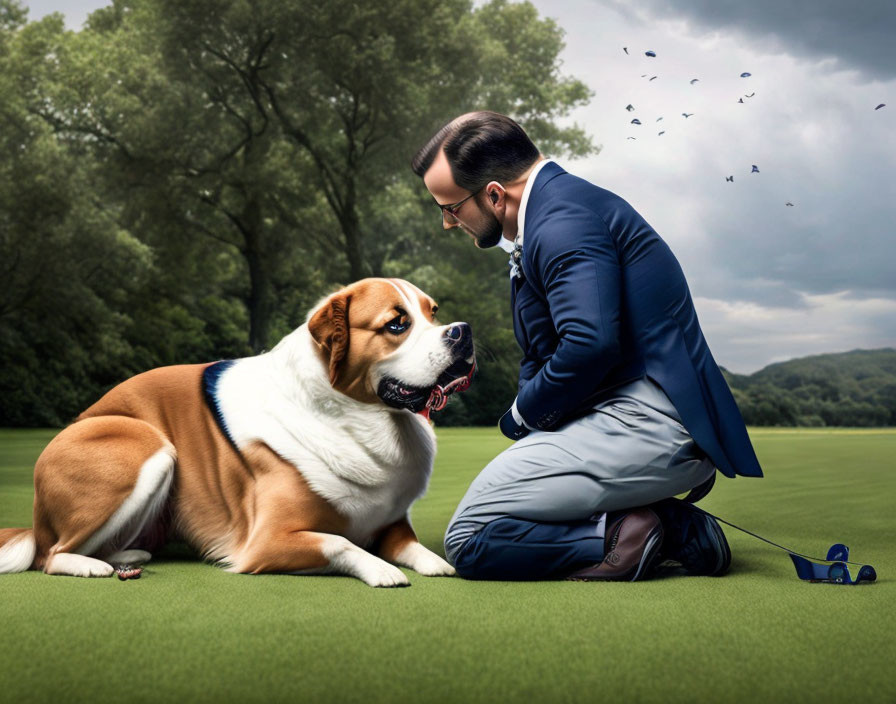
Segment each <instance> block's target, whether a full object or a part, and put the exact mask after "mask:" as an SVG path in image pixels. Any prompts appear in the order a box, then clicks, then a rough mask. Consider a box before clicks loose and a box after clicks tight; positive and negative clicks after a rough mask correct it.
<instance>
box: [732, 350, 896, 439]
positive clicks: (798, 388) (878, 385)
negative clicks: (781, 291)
mask: <svg viewBox="0 0 896 704" xmlns="http://www.w3.org/2000/svg"><path fill="white" fill-rule="evenodd" d="M724 373H725V378H726V379H727V381H728V385H729V386H730V387H731V389H732V391H733V393H734V398H735V400H736V401H737V405H738V406H739V407H740V410H741V413H742V414H743V416H744V420H745V421H746V422H747V424H748V425H767V426H775V425H778V426H807V427H822V426H851V427H872V426H894V425H896V349H893V348H886V349H879V350H853V351H852V352H844V353H840V354H823V355H813V356H811V357H803V358H801V359H792V360H790V361H787V362H779V363H777V364H772V365H769V366H767V367H765V368H764V369H761V370H760V371H758V372H756V373H755V374H751V375H749V376H744V375H739V374H731V373H729V372H724Z"/></svg>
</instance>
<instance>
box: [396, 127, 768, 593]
mask: <svg viewBox="0 0 896 704" xmlns="http://www.w3.org/2000/svg"><path fill="white" fill-rule="evenodd" d="M413 169H414V172H415V173H416V174H417V175H418V176H421V177H422V178H423V181H424V183H425V185H426V188H427V189H428V190H429V192H430V194H431V195H432V197H433V198H434V199H435V201H436V203H437V204H438V206H439V208H440V209H441V213H442V226H443V227H444V228H445V229H446V230H448V229H452V228H457V227H459V228H460V229H461V230H463V231H464V232H466V233H467V234H468V235H469V236H470V237H471V238H472V239H473V241H474V243H475V245H476V246H477V247H480V248H483V249H484V248H486V247H494V246H495V245H500V246H501V247H502V248H503V249H505V250H506V251H508V252H510V253H511V269H510V277H511V281H510V289H511V307H512V309H513V324H514V332H515V334H516V339H517V341H518V342H519V344H520V347H522V350H523V360H522V363H521V366H520V375H519V392H518V395H517V397H516V399H515V400H514V401H513V404H512V406H511V407H510V409H509V410H508V411H507V412H506V413H505V414H504V416H503V417H502V418H501V421H500V427H501V431H502V432H503V433H504V434H505V435H506V436H507V437H509V438H511V439H513V440H516V442H515V443H514V444H513V445H512V446H511V447H510V448H509V449H507V450H506V451H504V452H502V453H501V454H500V455H498V456H497V457H496V458H495V459H494V460H493V461H492V462H491V463H490V464H489V465H488V466H487V467H486V468H485V469H484V470H483V471H482V472H481V473H480V474H479V476H478V477H477V478H476V479H475V480H474V481H473V483H472V485H471V486H470V488H469V489H468V490H467V493H466V495H465V496H464V498H463V499H462V500H461V502H460V505H459V506H458V507H457V510H456V511H455V513H454V517H453V518H452V519H451V523H450V525H449V526H448V531H447V533H446V535H445V551H446V554H447V556H448V559H449V560H450V561H451V562H452V563H453V564H454V566H455V568H456V569H457V571H458V573H459V574H460V575H461V576H463V577H467V578H469V579H558V578H561V579H562V578H567V579H579V580H605V579H613V580H632V581H634V580H637V579H643V578H644V577H646V576H649V575H650V574H651V571H652V569H653V567H654V566H655V565H656V564H658V563H660V562H664V561H667V560H672V561H675V562H678V563H680V565H681V566H682V567H683V568H684V570H685V571H687V572H688V573H690V574H696V575H721V574H723V573H724V572H725V571H726V570H727V569H728V566H729V564H730V561H731V554H730V551H729V548H728V542H727V540H726V539H725V535H724V533H723V532H722V530H721V528H720V527H719V525H718V523H717V522H716V521H715V520H714V519H713V518H710V517H709V516H707V515H705V514H703V513H702V512H700V511H698V510H696V509H694V508H693V507H692V503H693V502H696V501H697V500H699V499H700V498H702V497H703V496H705V495H706V493H707V492H708V491H709V490H710V488H711V487H712V485H713V481H714V479H715V471H716V467H718V469H719V470H720V471H721V472H722V473H723V474H725V475H726V476H729V477H734V476H735V475H737V474H740V475H744V476H751V477H761V476H762V470H761V469H760V467H759V463H758V461H757V460H756V455H755V453H754V452H753V447H752V445H751V444H750V439H749V437H748V436H747V431H746V428H745V427H744V422H743V419H742V417H741V415H740V412H739V411H738V408H737V405H736V404H735V402H734V398H733V397H732V396H731V392H730V390H729V389H728V386H727V384H726V382H725V379H724V378H723V377H722V373H721V372H720V371H719V368H718V366H717V365H716V363H715V361H714V360H713V357H712V354H711V353H710V351H709V348H708V347H707V345H706V340H705V339H704V337H703V333H702V331H701V330H700V325H699V323H698V322H697V314H696V312H695V311H694V305H693V303H692V301H691V295H690V292H689V291H688V286H687V283H686V281H685V278H684V274H683V273H682V270H681V267H680V266H679V264H678V261H677V260H676V259H675V256H674V255H673V254H672V252H671V250H670V249H669V247H668V246H667V245H666V243H665V242H663V240H662V239H660V237H659V235H657V233H656V232H655V231H654V230H653V228H651V227H650V225H648V224H647V223H646V222H645V221H644V219H643V218H642V217H641V216H640V215H638V213H637V212H635V210H634V209H633V208H632V207H631V206H630V205H629V204H628V203H626V202H625V201H624V200H622V199H621V198H619V197H618V196H616V195H614V194H613V193H610V192H609V191H606V190H603V189H601V188H598V187H597V186H594V185H592V184H590V183H588V182H587V181H583V180H582V179H580V178H577V177H575V176H572V175H571V174H568V173H567V172H566V171H564V170H563V169H562V168H561V167H560V166H559V165H558V164H556V163H555V162H553V161H551V160H549V159H545V158H544V157H543V156H542V155H541V154H540V153H539V151H538V149H537V148H536V147H535V145H534V144H533V143H532V142H531V140H530V139H529V137H528V136H527V135H526V133H525V132H524V131H523V129H522V128H521V127H520V126H519V125H518V124H516V123H515V122H514V121H513V120H511V119H510V118H508V117H505V116H503V115H499V114H497V113H492V112H475V113H469V114H466V115H461V116H460V117H458V118H456V119H454V120H452V121H451V122H450V123H448V124H447V125H445V127H443V128H442V129H441V130H440V131H439V132H438V133H436V135H435V136H434V137H433V138H432V139H431V140H430V141H429V143H428V144H426V146H424V147H423V148H422V149H421V150H420V152H419V153H418V154H417V156H416V157H415V159H414V162H413ZM524 235H525V239H524ZM687 491H690V493H689V494H688V496H687V497H686V499H685V500H684V501H681V500H678V499H675V498H671V497H674V496H675V495H676V494H681V493H684V492H687Z"/></svg>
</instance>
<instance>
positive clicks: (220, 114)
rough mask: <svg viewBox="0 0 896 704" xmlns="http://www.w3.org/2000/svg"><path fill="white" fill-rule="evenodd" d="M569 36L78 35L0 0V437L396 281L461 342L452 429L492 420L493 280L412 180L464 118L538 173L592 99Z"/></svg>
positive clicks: (368, 30)
mask: <svg viewBox="0 0 896 704" xmlns="http://www.w3.org/2000/svg"><path fill="white" fill-rule="evenodd" d="M562 47H563V40H562V31H561V30H560V28H559V27H558V26H557V25H556V24H555V23H554V22H553V21H552V20H550V19H545V18H542V17H540V16H539V15H538V13H537V11H536V10H535V8H534V7H533V6H532V5H530V4H528V3H513V4H511V3H508V2H505V1H504V0H492V2H487V3H485V4H481V5H479V6H478V7H475V8H474V7H473V5H472V3H471V2H469V1H467V0H396V1H395V2H391V3H379V2H372V1H368V2H355V1H352V0H332V1H328V2H326V3H320V2H312V1H311V0H293V1H291V2H288V3H284V2H280V1H279V0H195V1H193V2H189V3H183V2H180V0H115V1H114V2H113V4H112V5H111V6H110V7H107V8H102V9H100V10H97V11H96V12H94V13H92V14H91V15H90V17H89V19H88V22H87V23H86V26H85V28H84V29H83V30H82V31H79V32H72V31H66V30H65V28H64V24H63V19H62V17H61V16H60V15H50V16H48V17H45V18H43V19H41V20H40V21H36V22H28V20H27V12H26V10H25V9H24V7H23V6H22V4H21V3H20V2H17V1H16V0H0V124H2V130H0V154H2V156H3V158H2V159H0V280H2V283H0V354H2V359H3V367H2V370H0V425H7V426H23V425H24V426H44V425H50V426H59V425H63V424H65V423H66V422H68V421H69V420H70V419H71V418H72V417H73V416H74V415H76V414H77V413H78V412H79V411H80V410H82V409H83V408H84V407H86V406H87V405H88V404H89V403H91V402H92V401H94V400H95V399H96V398H98V397H99V396H100V395H101V394H102V393H103V392H104V391H105V390H106V389H108V388H109V387H111V386H112V385H114V384H115V383H117V382H119V381H121V380H122V379H124V378H127V377H128V376H130V375H133V374H135V373H138V372H140V371H143V370H146V369H149V368H151V367H155V366H161V365H166V364H177V363H189V362H202V361H209V360H213V359H218V358H228V357H239V356H244V355H248V354H254V353H258V352H261V351H262V350H264V349H269V348H271V347H272V346H273V345H274V344H276V342H277V341H278V340H279V339H280V338H281V337H282V336H283V335H284V334H286V333H287V332H289V331H290V330H291V329H293V328H295V327H296V326H298V325H300V324H301V323H302V322H303V321H304V317H305V315H306V313H307V311H308V310H309V308H310V307H311V306H312V305H313V304H314V303H315V302H316V301H317V300H319V299H320V297H321V296H323V295H325V294H327V293H329V292H330V291H332V290H334V289H336V288H338V287H339V286H340V285H344V284H346V283H349V282H351V281H354V280H356V279H359V278H362V277H364V276H397V277H403V278H407V279H409V280H411V281H413V282H414V283H416V284H417V285H419V286H420V287H421V288H423V289H424V290H426V291H427V292H428V293H430V294H432V295H433V296H434V297H435V298H436V299H437V300H438V301H439V304H440V309H441V312H440V318H441V319H442V320H444V321H445V322H450V321H451V320H466V321H467V322H469V323H471V325H472V326H473V329H474V331H475V335H476V339H477V342H478V346H479V356H480V372H479V374H478V376H477V379H476V383H475V384H474V386H473V388H472V389H471V390H470V391H469V392H468V393H467V394H466V395H465V396H464V397H463V398H462V399H455V400H454V401H453V402H452V404H450V410H447V411H445V412H444V413H443V414H442V416H443V418H442V420H443V422H448V423H473V424H476V423H493V422H494V420H495V419H496V418H497V417H498V416H499V415H500V413H501V412H503V410H504V408H503V406H504V405H505V404H506V403H507V402H508V401H509V399H512V397H513V394H514V392H515V387H516V378H515V377H516V366H517V363H518V352H517V351H516V346H515V342H514V340H513V336H512V333H511V332H510V327H511V324H510V319H509V311H508V304H507V276H506V266H505V265H504V262H503V259H502V257H501V255H500V254H499V253H494V252H489V253H482V252H479V251H477V250H475V249H474V248H473V247H472V246H471V244H470V242H469V241H468V240H467V238H466V237H463V236H458V235H457V234H451V235H448V234H445V233H443V232H442V229H441V226H440V222H439V211H438V209H437V208H436V207H435V206H434V205H433V203H432V202H431V200H430V199H429V197H428V195H427V194H426V192H425V189H424V188H423V187H422V184H421V183H420V181H419V179H418V178H417V177H416V176H414V175H413V174H412V173H411V171H410V167H409V164H410V160H411V158H412V156H413V154H414V153H415V152H416V150H417V149H418V148H419V147H420V146H421V145H422V144H423V142H424V141H425V140H426V139H427V138H428V137H429V136H430V135H431V134H432V133H433V132H435V130H436V129H438V127H440V126H441V125H442V124H444V122H446V121H447V120H448V119H450V118H451V117H454V116H455V115H458V114H461V113H463V112H466V111H469V110H474V109H481V108H483V107H488V108H489V109H493V110H497V111H500V112H504V113H507V114H510V115H513V116H514V117H515V118H516V119H518V120H519V121H520V122H522V123H523V124H525V125H526V128H527V130H529V131H530V133H531V134H532V136H533V138H534V139H535V140H536V142H537V143H538V144H539V145H540V147H541V148H542V149H543V150H544V152H545V153H547V154H552V155H558V156H564V155H565V156H567V157H574V156H582V155H586V154H590V153H594V152H596V151H597V148H596V147H595V146H594V145H593V143H592V141H591V139H590V138H589V137H588V136H587V135H586V134H585V132H584V130H582V129H581V128H579V127H577V126H575V125H568V124H561V123H563V120H562V118H564V117H565V116H566V115H568V113H569V112H570V111H571V110H572V109H574V108H575V107H577V106H579V105H582V104H583V103H585V102H586V101H587V100H588V99H589V97H590V94H589V91H588V89H587V88H586V87H585V85H584V84H583V83H582V82H581V81H579V80H577V79H575V78H573V77H568V76H565V75H564V74H563V73H562V72H561V70H560V61H559V58H558V57H559V53H560V50H561V49H562Z"/></svg>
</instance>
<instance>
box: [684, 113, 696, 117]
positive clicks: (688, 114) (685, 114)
mask: <svg viewBox="0 0 896 704" xmlns="http://www.w3.org/2000/svg"><path fill="white" fill-rule="evenodd" d="M681 114H682V115H683V116H684V117H690V116H691V115H693V114H694V113H692V112H683V113H681Z"/></svg>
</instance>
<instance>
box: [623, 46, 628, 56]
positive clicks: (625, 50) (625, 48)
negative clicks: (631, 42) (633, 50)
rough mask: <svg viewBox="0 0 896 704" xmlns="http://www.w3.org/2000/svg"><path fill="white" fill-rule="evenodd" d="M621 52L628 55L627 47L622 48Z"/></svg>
mask: <svg viewBox="0 0 896 704" xmlns="http://www.w3.org/2000/svg"><path fill="white" fill-rule="evenodd" d="M622 50H623V51H624V52H625V53H626V54H627V53H628V47H627V46H624V47H622Z"/></svg>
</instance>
